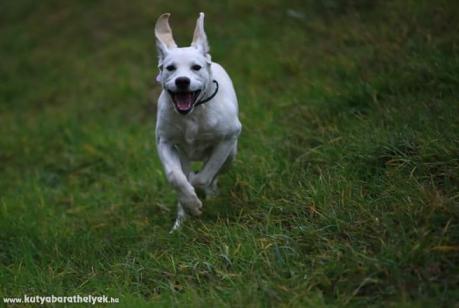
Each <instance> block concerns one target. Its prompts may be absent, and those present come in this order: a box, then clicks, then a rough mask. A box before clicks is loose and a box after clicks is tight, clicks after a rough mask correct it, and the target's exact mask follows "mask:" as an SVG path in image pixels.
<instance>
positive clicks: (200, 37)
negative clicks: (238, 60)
mask: <svg viewBox="0 0 459 308" xmlns="http://www.w3.org/2000/svg"><path fill="white" fill-rule="evenodd" d="M169 16H170V14H169V13H166V14H163V15H161V16H160V17H159V18H158V20H157V22H156V26H155V36H156V44H157V49H158V58H159V65H158V67H159V70H160V73H159V75H158V78H157V79H158V81H159V82H160V83H161V85H162V88H163V90H162V92H161V95H160V97H159V99H158V114H157V122H156V146H157V150H158V154H159V158H160V160H161V162H162V164H163V166H164V170H165V173H166V176H167V180H168V181H169V182H170V184H171V185H172V186H173V187H174V189H175V190H176V192H177V196H178V204H177V219H176V220H175V223H174V226H173V228H172V231H174V230H176V229H178V228H179V227H180V226H181V224H182V222H183V221H184V220H185V218H186V217H187V215H188V214H191V215H200V214H201V208H202V203H201V201H200V200H199V198H198V196H197V195H196V190H201V191H203V192H204V193H205V195H206V197H208V196H212V195H215V194H216V193H217V176H218V174H219V173H220V172H221V171H222V169H224V167H226V166H228V165H229V164H230V163H231V161H232V160H233V159H234V157H235V155H236V151H237V140H238V137H239V134H240V132H241V123H240V122H239V119H238V103H237V98H236V93H235V91H234V88H233V84H232V82H231V79H230V77H229V76H228V74H227V73H226V72H225V70H224V69H223V68H222V67H221V66H220V65H219V64H217V63H215V62H212V61H211V58H210V55H209V45H208V43H207V37H206V33H205V32H204V13H200V14H199V18H198V20H197V22H196V28H195V30H194V36H193V42H192V43H191V46H190V47H183V48H178V47H177V44H176V43H175V41H174V39H173V37H172V31H171V28H170V26H169V21H168V20H169ZM194 161H202V162H203V167H202V169H201V170H200V171H199V172H198V173H194V172H193V171H192V170H191V163H192V162H194ZM172 231H171V232H172Z"/></svg>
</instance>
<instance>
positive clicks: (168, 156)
mask: <svg viewBox="0 0 459 308" xmlns="http://www.w3.org/2000/svg"><path fill="white" fill-rule="evenodd" d="M157 148H158V154H159V158H160V160H161V162H162V164H163V167H164V171H165V173H166V177H167V180H168V181H169V183H170V184H171V185H172V187H174V189H175V190H176V192H177V196H178V202H179V205H178V212H177V218H179V217H178V216H180V215H182V216H183V215H184V212H183V209H184V210H185V211H187V212H188V213H191V214H192V215H196V216H197V215H201V208H202V203H201V201H200V200H199V198H198V197H197V196H196V193H195V190H194V188H193V186H192V185H191V184H190V182H188V179H187V177H186V175H185V174H184V173H183V171H182V164H181V162H180V158H179V155H178V153H177V151H176V149H175V148H174V146H173V144H172V143H170V142H167V141H165V140H163V139H161V138H158V142H157ZM182 206H183V208H182ZM183 218H184V217H182V219H181V220H180V221H182V220H183Z"/></svg>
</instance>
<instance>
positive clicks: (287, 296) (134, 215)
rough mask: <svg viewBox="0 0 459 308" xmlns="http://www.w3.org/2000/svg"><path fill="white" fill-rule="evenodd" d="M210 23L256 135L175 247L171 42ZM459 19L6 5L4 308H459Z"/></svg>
mask: <svg viewBox="0 0 459 308" xmlns="http://www.w3.org/2000/svg"><path fill="white" fill-rule="evenodd" d="M200 11H204V12H205V13H206V21H205V28H206V32H207V35H208V38H209V41H210V46H211V54H212V59H213V60H214V61H216V62H218V63H220V64H222V65H223V66H224V67H225V68H226V70H227V71H228V72H229V74H230V76H231V77H232V79H233V82H234V84H235V88H236V91H237V93H238V98H239V104H240V118H241V122H242V123H243V127H244V128H243V133H242V136H241V139H240V153H239V156H238V159H237V161H236V163H235V166H234V167H233V168H232V169H231V171H230V172H229V173H228V174H227V175H225V176H224V177H222V181H221V186H222V195H221V196H220V197H218V198H217V199H215V200H213V201H209V202H206V204H205V214H204V215H203V217H201V218H199V219H195V220H193V221H190V223H189V224H188V225H187V226H186V227H185V229H184V230H183V232H181V233H180V234H177V235H173V236H171V235H169V234H168V231H169V229H170V227H171V225H172V222H173V219H174V215H175V205H174V203H175V197H174V194H173V192H172V190H171V188H170V187H169V185H168V184H167V183H166V181H165V179H164V176H163V173H162V169H161V165H160V163H159V160H158V158H157V155H156V149H155V145H154V126H155V115H156V99H157V97H158V95H159V93H160V87H159V86H158V85H157V84H156V83H155V81H154V80H155V77H156V74H157V68H156V66H157V63H156V50H155V44H154V35H153V27H154V24H155V21H156V18H157V17H158V16H159V15H160V14H162V13H164V12H171V13H172V17H171V25H172V29H173V31H174V36H175V39H176V41H177V42H178V44H179V45H180V46H186V45H188V44H189V43H190V42H191V38H192V33H193V29H194V25H195V21H196V18H197V16H198V13H199V12H200ZM458 16H459V5H458V2H457V1H453V0H440V1H435V2H434V1H424V0H422V1H414V0H404V1H402V0H400V1H397V0H391V1H377V0H326V1H325V0H324V1H318V0H302V1H279V0H267V1H255V0H249V1H242V0H235V1H204V0H202V1H163V0H158V1H153V0H151V1H143V0H135V1H118V0H112V1H103V0H100V1H86V0H80V1H76V0H75V1H53V0H47V1H27V0H18V1H0V247H1V249H0V264H1V267H0V286H1V287H0V296H2V297H4V296H18V295H19V296H20V295H22V294H24V293H27V294H39V295H47V294H56V295H57V294H60V295H74V294H83V293H84V294H110V295H112V296H119V297H120V298H121V303H124V304H126V305H129V304H137V305H141V304H147V303H153V304H163V305H173V304H175V305H177V304H187V305H205V304H210V305H240V306H242V305H253V306H258V305H260V306H263V305H264V306H266V305H271V304H281V303H284V304H287V305H292V306H305V305H306V306H314V307H316V306H326V305H338V306H344V305H348V304H353V305H367V304H380V303H386V304H392V305H399V304H401V303H402V304H407V305H409V304H413V305H415V306H416V305H421V306H423V305H434V304H439V303H440V304H443V305H445V306H448V305H451V304H453V303H457V301H458V300H459V295H458V294H459V293H458V290H457V286H458V283H459V276H458V271H457V264H458V261H459V246H458V241H459V225H458V218H459V217H458V216H459V210H458V209H459V208H458V206H459V204H458V196H459V191H458V187H459V123H458V114H459V104H458V101H457V93H458V90H459V57H458V52H459V37H458V33H459V23H458V18H457V17H458Z"/></svg>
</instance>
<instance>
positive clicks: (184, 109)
mask: <svg viewBox="0 0 459 308" xmlns="http://www.w3.org/2000/svg"><path fill="white" fill-rule="evenodd" d="M168 92H169V95H170V96H171V98H172V101H173V102H174V106H175V109H176V110H177V111H178V112H179V113H181V114H187V113H188V112H190V111H191V109H193V106H194V104H195V103H196V100H197V98H198V97H199V94H200V93H201V90H197V91H177V92H173V91H170V90H169V91H168Z"/></svg>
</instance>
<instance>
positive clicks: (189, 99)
mask: <svg viewBox="0 0 459 308" xmlns="http://www.w3.org/2000/svg"><path fill="white" fill-rule="evenodd" d="M175 104H176V105H177V108H178V109H179V110H183V111H185V110H188V109H190V108H191V106H192V105H193V93H191V92H187V93H177V94H175Z"/></svg>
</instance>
